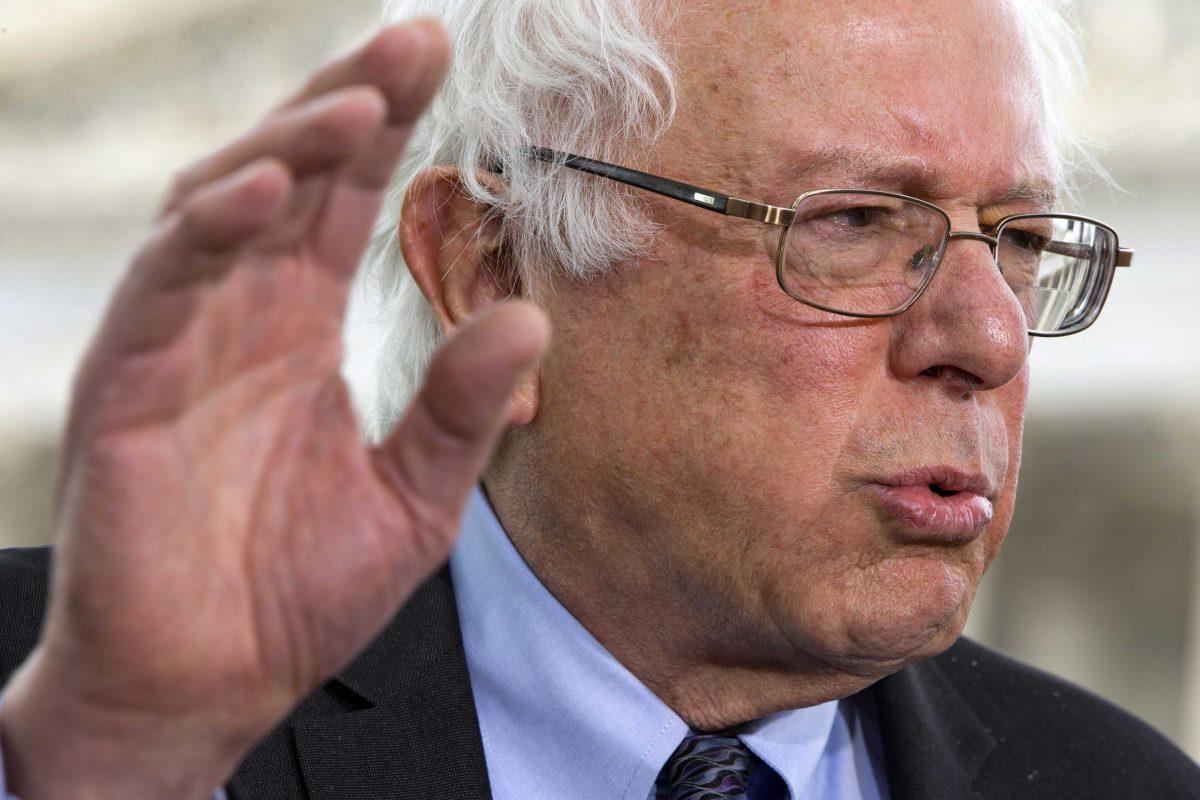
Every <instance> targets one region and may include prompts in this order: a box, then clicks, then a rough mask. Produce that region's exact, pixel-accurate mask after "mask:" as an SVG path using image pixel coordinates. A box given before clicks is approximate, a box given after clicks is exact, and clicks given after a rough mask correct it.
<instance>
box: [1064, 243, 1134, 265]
mask: <svg viewBox="0 0 1200 800" xmlns="http://www.w3.org/2000/svg"><path fill="white" fill-rule="evenodd" d="M1046 250H1047V251H1049V252H1051V253H1056V254H1057V255H1060V256H1070V257H1071V258H1083V259H1088V258H1091V257H1092V248H1091V246H1090V245H1086V244H1078V243H1076V242H1050V243H1049V244H1047V245H1046ZM1117 266H1118V267H1130V266H1133V250H1131V249H1129V248H1128V247H1118V248H1117Z"/></svg>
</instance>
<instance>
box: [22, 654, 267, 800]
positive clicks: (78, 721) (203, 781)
mask: <svg viewBox="0 0 1200 800" xmlns="http://www.w3.org/2000/svg"><path fill="white" fill-rule="evenodd" d="M46 661H47V659H46V658H45V656H44V654H43V653H40V652H38V651H35V653H34V655H32V656H31V657H30V658H29V660H28V661H26V662H25V664H24V665H23V666H22V667H21V669H20V670H19V671H18V672H17V673H16V675H15V676H14V677H13V679H12V681H10V683H9V684H8V686H7V687H6V688H5V690H4V707H3V711H2V713H0V747H2V748H3V752H4V768H5V772H6V777H7V784H8V791H9V792H11V793H13V794H15V795H17V796H18V797H20V798H21V800H43V798H45V799H46V800H49V798H53V799H54V800H93V799H94V800H99V798H112V797H121V798H127V800H158V799H159V798H164V800H165V798H172V800H191V798H196V800H210V799H211V797H212V794H213V791H214V790H215V789H216V788H218V787H219V786H221V785H222V784H223V783H224V782H225V780H226V779H227V778H228V776H229V774H230V773H231V772H232V770H233V768H234V767H235V766H236V764H237V761H238V760H239V759H240V757H241V754H242V753H243V752H244V751H245V750H246V749H248V748H249V747H250V745H251V744H253V738H249V737H247V736H245V735H239V734H234V733H231V732H229V731H227V730H223V729H222V726H221V725H219V724H217V723H215V722H214V721H212V720H207V719H200V718H197V717H195V716H194V715H171V714H170V713H163V712H162V711H160V710H156V709H146V708H122V707H115V706H112V705H111V704H107V703H103V702H97V701H96V699H95V698H93V697H89V694H88V692H87V690H86V689H85V688H84V687H81V686H79V685H77V683H76V682H75V681H73V680H71V677H72V676H66V675H62V674H60V673H61V672H62V671H61V670H55V669H53V668H52V667H50V666H49V665H48V664H47V663H46ZM248 738H249V740H247V739H248Z"/></svg>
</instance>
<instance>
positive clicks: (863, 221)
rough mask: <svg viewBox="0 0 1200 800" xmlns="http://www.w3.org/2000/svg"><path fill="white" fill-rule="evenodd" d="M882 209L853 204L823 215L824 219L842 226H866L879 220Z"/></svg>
mask: <svg viewBox="0 0 1200 800" xmlns="http://www.w3.org/2000/svg"><path fill="white" fill-rule="evenodd" d="M882 213H883V209H879V208H873V207H870V206H854V207H853V208H844V209H840V210H838V211H832V212H830V213H828V214H826V215H825V219H827V220H829V221H830V222H832V223H834V224H835V225H839V226H841V227H844V228H867V227H870V226H871V225H875V224H877V223H878V222H879V221H880V218H881V216H882Z"/></svg>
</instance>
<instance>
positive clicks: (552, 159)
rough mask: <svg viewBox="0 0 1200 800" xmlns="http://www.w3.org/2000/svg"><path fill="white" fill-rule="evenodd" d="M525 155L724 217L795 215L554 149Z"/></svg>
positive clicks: (774, 220) (777, 219)
mask: <svg viewBox="0 0 1200 800" xmlns="http://www.w3.org/2000/svg"><path fill="white" fill-rule="evenodd" d="M525 153H526V154H527V155H529V156H530V157H531V158H534V159H537V160H538V161H542V162H545V163H547V164H562V165H563V166H564V167H570V168H571V169H577V170H579V171H580V172H586V173H588V174H589V175H598V176H600V177H602V178H608V179H610V180H614V181H617V182H618V183H623V184H625V185H627V186H635V187H637V188H638V189H645V190H646V191H648V192H654V193H655V194H660V195H662V196H664V197H670V198H672V199H674V200H681V201H683V202H684V203H688V204H689V205H693V206H697V207H699V208H704V209H707V210H709V211H715V212H716V213H718V214H724V215H726V216H729V217H743V218H745V219H752V220H755V221H757V222H765V223H767V224H768V225H789V224H791V221H792V216H793V215H794V212H793V211H792V210H791V209H790V208H780V207H778V206H769V205H766V204H763V203H752V202H750V201H749V200H740V199H738V198H736V197H730V196H729V195H724V194H720V193H718V192H714V191H712V190H711V189H701V188H700V187H699V186H692V185H690V184H687V183H681V182H679V181H673V180H669V179H668V178H660V177H659V176H657V175H651V174H649V173H646V172H639V171H637V170H636V169H629V168H627V167H618V166H617V165H616V164H607V163H605V162H603V161H595V160H593V159H590V158H584V157H583V156H575V155H571V154H570V153H563V152H560V151H558V150H551V149H549V148H547V147H527V148H525Z"/></svg>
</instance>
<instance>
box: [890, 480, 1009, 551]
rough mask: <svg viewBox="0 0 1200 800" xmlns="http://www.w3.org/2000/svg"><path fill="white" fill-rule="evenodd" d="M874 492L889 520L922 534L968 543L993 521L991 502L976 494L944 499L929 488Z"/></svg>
mask: <svg viewBox="0 0 1200 800" xmlns="http://www.w3.org/2000/svg"><path fill="white" fill-rule="evenodd" d="M871 488H872V490H873V491H874V493H875V496H876V497H877V498H878V499H879V503H880V505H882V506H883V510H884V511H885V512H886V513H887V514H888V515H889V516H891V517H892V518H894V519H896V520H897V521H899V522H901V523H903V525H904V526H905V527H907V528H910V529H915V530H916V531H918V532H920V533H922V534H926V535H936V536H941V537H955V538H957V539H961V540H965V541H969V540H970V539H974V538H975V537H976V536H978V535H979V534H980V533H982V532H983V529H984V528H985V527H987V524H988V523H989V522H991V521H992V501H991V500H988V499H987V498H986V497H984V496H983V495H978V494H975V493H974V492H958V493H957V494H952V495H949V496H946V497H943V496H941V495H939V494H937V493H936V492H934V491H933V490H932V489H930V488H929V487H928V486H886V485H883V484H874V485H873V486H872V487H871Z"/></svg>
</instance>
